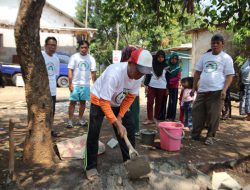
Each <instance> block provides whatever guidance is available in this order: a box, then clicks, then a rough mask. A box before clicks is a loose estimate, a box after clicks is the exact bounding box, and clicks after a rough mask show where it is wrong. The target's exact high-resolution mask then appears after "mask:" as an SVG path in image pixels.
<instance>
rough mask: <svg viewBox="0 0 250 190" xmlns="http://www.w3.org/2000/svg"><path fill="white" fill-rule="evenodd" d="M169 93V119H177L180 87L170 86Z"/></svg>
mask: <svg viewBox="0 0 250 190" xmlns="http://www.w3.org/2000/svg"><path fill="white" fill-rule="evenodd" d="M168 91H169V95H168V110H167V119H170V120H175V117H176V107H177V101H178V88H170V89H169V90H168Z"/></svg>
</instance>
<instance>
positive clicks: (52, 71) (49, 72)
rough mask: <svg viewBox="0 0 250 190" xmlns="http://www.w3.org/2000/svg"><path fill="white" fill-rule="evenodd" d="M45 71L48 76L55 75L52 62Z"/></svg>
mask: <svg viewBox="0 0 250 190" xmlns="http://www.w3.org/2000/svg"><path fill="white" fill-rule="evenodd" d="M47 71H48V75H49V76H52V75H55V66H54V64H53V63H52V62H49V63H48V64H47Z"/></svg>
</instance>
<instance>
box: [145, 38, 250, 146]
mask: <svg viewBox="0 0 250 190" xmlns="http://www.w3.org/2000/svg"><path fill="white" fill-rule="evenodd" d="M223 48H224V38H223V36H221V35H220V34H216V35H214V36H213V37H212V38H211V50H210V51H208V52H206V53H204V54H203V55H202V57H201V59H200V60H199V62H198V63H197V64H196V65H195V73H194V77H186V78H182V79H181V85H182V90H181V93H180V96H179V105H180V118H179V120H180V121H181V122H183V124H184V126H185V128H184V129H186V130H191V129H192V130H191V136H192V139H193V140H200V135H201V131H202V129H204V127H205V126H206V128H207V129H208V133H207V136H206V140H205V144H206V145H211V144H214V142H215V138H214V137H215V134H216V131H217V130H218V127H219V120H220V113H221V111H222V105H223V102H224V100H225V99H226V97H227V92H228V88H229V86H230V84H231V82H232V80H233V77H234V74H235V71H234V66H233V60H232V58H231V56H230V55H228V54H227V53H225V52H224V51H223ZM165 57H166V56H165V54H164V52H163V51H158V52H157V54H156V56H155V58H154V61H153V73H151V74H150V75H146V77H145V81H144V84H145V92H146V94H147V120H146V121H145V122H143V124H145V125H147V124H151V123H154V122H155V121H159V120H160V121H161V120H168V121H175V119H176V109H177V101H178V87H179V81H180V78H181V67H180V63H179V57H178V55H177V54H176V53H172V54H171V55H170V57H169V59H168V60H166V58H165ZM249 70H250V66H249V63H248V62H247V63H245V64H244V65H243V66H242V68H241V71H242V76H243V78H244V79H243V80H242V81H244V82H242V85H241V86H242V95H243V92H244V95H245V96H244V97H246V98H245V99H244V100H246V101H245V103H244V111H247V110H248V109H249V88H248V87H249V81H248V80H249V77H250V76H249ZM243 71H244V72H243ZM245 73H247V74H245ZM198 82H199V84H198ZM243 88H244V91H243ZM247 97H248V99H247ZM167 99H168V104H167V109H166V101H167ZM154 102H155V108H154V115H153V104H154ZM242 105H243V103H242ZM242 107H243V106H242ZM166 110H167V111H166ZM248 111H249V110H248ZM248 113H249V112H248Z"/></svg>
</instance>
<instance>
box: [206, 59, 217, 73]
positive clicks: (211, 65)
mask: <svg viewBox="0 0 250 190" xmlns="http://www.w3.org/2000/svg"><path fill="white" fill-rule="evenodd" d="M217 69H218V64H217V63H216V62H213V61H208V62H206V63H205V68H204V71H205V72H206V73H212V72H214V71H217Z"/></svg>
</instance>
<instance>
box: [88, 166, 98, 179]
mask: <svg viewBox="0 0 250 190" xmlns="http://www.w3.org/2000/svg"><path fill="white" fill-rule="evenodd" d="M86 176H87V179H88V180H89V181H94V180H96V179H98V178H99V173H98V171H97V169H95V168H94V169H90V170H87V171H86Z"/></svg>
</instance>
